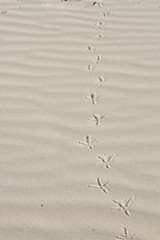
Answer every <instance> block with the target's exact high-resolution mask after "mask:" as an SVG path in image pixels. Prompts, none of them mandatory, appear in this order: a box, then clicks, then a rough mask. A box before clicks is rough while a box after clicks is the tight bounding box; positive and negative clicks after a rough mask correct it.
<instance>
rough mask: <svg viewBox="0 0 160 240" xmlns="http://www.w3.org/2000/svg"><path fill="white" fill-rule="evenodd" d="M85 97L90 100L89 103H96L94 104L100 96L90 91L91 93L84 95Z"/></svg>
mask: <svg viewBox="0 0 160 240" xmlns="http://www.w3.org/2000/svg"><path fill="white" fill-rule="evenodd" d="M85 99H86V100H87V101H91V103H92V104H93V105H96V104H97V103H98V101H99V99H100V98H99V97H98V96H97V94H96V93H91V95H90V96H87V97H85Z"/></svg>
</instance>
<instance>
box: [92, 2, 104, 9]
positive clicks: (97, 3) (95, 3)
mask: <svg viewBox="0 0 160 240" xmlns="http://www.w3.org/2000/svg"><path fill="white" fill-rule="evenodd" d="M103 4H104V3H102V2H98V1H94V2H93V3H92V6H96V5H97V6H98V7H100V8H101V7H103Z"/></svg>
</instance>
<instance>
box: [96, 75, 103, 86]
mask: <svg viewBox="0 0 160 240" xmlns="http://www.w3.org/2000/svg"><path fill="white" fill-rule="evenodd" d="M104 82H105V79H104V77H103V76H99V77H98V79H97V80H96V83H98V85H100V86H101V87H102V86H103V85H104Z"/></svg>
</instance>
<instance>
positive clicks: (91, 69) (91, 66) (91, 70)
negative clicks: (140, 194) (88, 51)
mask: <svg viewBox="0 0 160 240" xmlns="http://www.w3.org/2000/svg"><path fill="white" fill-rule="evenodd" d="M95 68H96V66H95V65H92V64H89V65H88V71H89V72H90V74H93V73H94V70H95Z"/></svg>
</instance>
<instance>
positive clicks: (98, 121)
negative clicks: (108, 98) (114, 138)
mask: <svg viewBox="0 0 160 240" xmlns="http://www.w3.org/2000/svg"><path fill="white" fill-rule="evenodd" d="M106 117H108V116H107V115H102V116H101V115H99V114H93V115H92V118H89V119H88V120H89V121H92V122H93V121H94V122H95V124H96V125H97V126H99V125H100V124H101V123H102V121H103V120H104V119H105V118H106Z"/></svg>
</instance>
